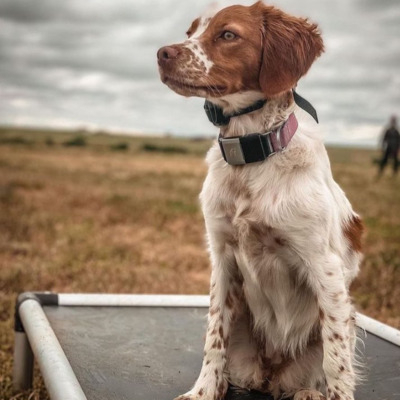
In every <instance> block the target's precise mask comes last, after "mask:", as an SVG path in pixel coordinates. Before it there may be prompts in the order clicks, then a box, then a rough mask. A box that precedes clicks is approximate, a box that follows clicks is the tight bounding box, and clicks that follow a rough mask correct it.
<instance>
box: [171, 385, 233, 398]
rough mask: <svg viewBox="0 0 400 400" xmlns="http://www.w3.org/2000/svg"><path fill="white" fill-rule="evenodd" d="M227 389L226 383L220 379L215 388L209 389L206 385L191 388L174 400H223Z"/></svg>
mask: <svg viewBox="0 0 400 400" xmlns="http://www.w3.org/2000/svg"><path fill="white" fill-rule="evenodd" d="M227 389H228V383H227V382H225V381H221V382H220V384H219V385H218V386H217V387H216V389H215V390H210V387H208V390H207V386H204V387H200V388H199V389H198V388H193V389H192V390H190V391H189V392H187V393H185V394H182V395H180V396H178V397H176V398H175V399H174V400H223V398H224V396H225V393H226V391H227Z"/></svg>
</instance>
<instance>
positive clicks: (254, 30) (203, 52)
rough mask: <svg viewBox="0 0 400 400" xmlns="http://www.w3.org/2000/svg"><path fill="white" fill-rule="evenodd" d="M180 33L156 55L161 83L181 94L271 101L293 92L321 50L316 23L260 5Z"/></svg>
mask: <svg viewBox="0 0 400 400" xmlns="http://www.w3.org/2000/svg"><path fill="white" fill-rule="evenodd" d="M186 34H187V36H188V39H187V40H186V41H184V42H183V43H179V44H174V45H171V46H166V47H162V48H161V49H160V50H159V51H158V53H157V57H158V65H159V70H160V75H161V80H162V81H163V82H164V83H165V84H166V85H168V86H169V87H170V88H171V89H172V90H174V91H175V92H177V93H179V94H181V95H184V96H198V97H205V98H215V97H222V96H226V95H228V94H233V93H238V92H245V91H260V92H262V93H263V95H264V97H266V98H271V97H274V96H277V95H279V94H281V93H283V92H286V91H288V90H290V89H291V88H293V87H294V86H295V85H296V83H297V81H298V80H299V79H300V78H301V77H302V76H303V75H304V74H305V73H306V72H307V71H308V69H309V68H310V66H311V64H312V63H313V61H314V60H315V58H316V57H318V56H319V55H320V54H321V52H322V51H323V43H322V39H321V36H320V34H319V32H318V27H317V25H315V24H310V23H309V22H308V21H307V20H305V19H302V18H296V17H293V16H290V15H288V14H286V13H284V12H282V11H281V10H279V9H277V8H275V7H272V6H267V5H265V4H264V3H262V2H261V1H259V2H257V3H255V4H253V5H252V6H250V7H245V6H231V7H227V8H224V9H223V10H221V11H219V12H218V13H217V14H215V15H214V17H212V18H205V17H202V18H197V19H195V20H194V21H193V23H192V25H191V26H190V28H189V29H188V31H187V32H186Z"/></svg>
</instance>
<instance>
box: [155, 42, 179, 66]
mask: <svg viewBox="0 0 400 400" xmlns="http://www.w3.org/2000/svg"><path fill="white" fill-rule="evenodd" d="M179 54H180V51H179V49H177V48H176V47H173V46H165V47H161V49H160V50H158V52H157V59H158V63H159V64H160V63H167V62H169V61H170V60H173V59H175V58H177V57H178V55H179Z"/></svg>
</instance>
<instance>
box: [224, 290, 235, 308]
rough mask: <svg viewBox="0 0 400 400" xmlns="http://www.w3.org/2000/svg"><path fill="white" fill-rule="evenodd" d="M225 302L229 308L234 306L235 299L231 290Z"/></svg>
mask: <svg viewBox="0 0 400 400" xmlns="http://www.w3.org/2000/svg"><path fill="white" fill-rule="evenodd" d="M225 304H226V306H227V307H228V308H230V309H231V308H233V299H232V296H231V292H228V294H227V295H226V300H225Z"/></svg>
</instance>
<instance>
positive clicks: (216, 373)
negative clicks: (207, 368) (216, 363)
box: [214, 368, 218, 376]
mask: <svg viewBox="0 0 400 400" xmlns="http://www.w3.org/2000/svg"><path fill="white" fill-rule="evenodd" d="M214 374H215V376H218V370H217V368H215V370H214Z"/></svg>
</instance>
